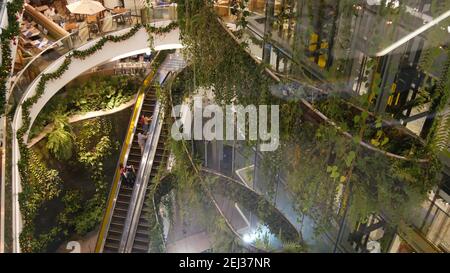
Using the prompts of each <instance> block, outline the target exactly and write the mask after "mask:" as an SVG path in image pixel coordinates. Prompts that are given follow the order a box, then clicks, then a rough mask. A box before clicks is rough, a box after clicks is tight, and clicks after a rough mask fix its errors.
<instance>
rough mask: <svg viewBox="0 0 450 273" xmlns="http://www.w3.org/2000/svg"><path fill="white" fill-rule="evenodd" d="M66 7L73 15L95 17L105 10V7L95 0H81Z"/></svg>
mask: <svg viewBox="0 0 450 273" xmlns="http://www.w3.org/2000/svg"><path fill="white" fill-rule="evenodd" d="M66 7H67V9H68V10H69V11H70V12H71V13H78V14H87V15H94V14H96V13H99V12H100V11H103V10H105V7H104V6H103V5H102V4H101V3H100V2H97V1H93V0H80V1H78V2H75V3H72V4H69V5H66Z"/></svg>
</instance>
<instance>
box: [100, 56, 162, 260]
mask: <svg viewBox="0 0 450 273" xmlns="http://www.w3.org/2000/svg"><path fill="white" fill-rule="evenodd" d="M158 54H159V51H158V53H157V55H156V56H155V57H154V58H153V61H154V60H156V59H157V56H158ZM153 61H152V63H153ZM154 77H155V71H151V72H150V74H149V75H148V76H147V77H146V78H145V80H144V83H143V85H142V86H141V88H140V90H139V92H138V94H137V99H136V103H135V106H134V109H133V114H132V116H131V119H130V123H129V126H128V130H127V135H126V138H125V141H124V142H123V144H122V149H121V152H120V157H119V161H118V162H117V167H116V172H115V174H114V178H113V183H112V185H111V190H110V194H109V196H108V201H107V206H106V211H105V213H104V216H103V220H102V223H101V226H100V231H99V234H98V237H97V243H96V246H95V252H97V253H99V252H103V247H104V245H105V241H106V237H107V233H108V230H109V225H110V223H111V218H112V214H113V212H114V209H115V206H116V201H117V197H118V194H119V189H120V186H121V181H120V180H121V179H120V167H119V166H120V164H124V165H125V164H126V162H127V161H128V155H129V153H130V150H131V146H132V144H133V138H134V134H135V132H136V128H137V122H138V120H139V114H140V112H141V109H142V105H143V103H144V98H145V92H146V90H147V89H148V87H149V86H150V83H151V82H152V80H153V78H154Z"/></svg>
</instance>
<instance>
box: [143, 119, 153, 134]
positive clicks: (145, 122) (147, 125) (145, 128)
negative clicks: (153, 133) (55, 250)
mask: <svg viewBox="0 0 450 273" xmlns="http://www.w3.org/2000/svg"><path fill="white" fill-rule="evenodd" d="M143 117H144V118H143V119H142V121H143V122H142V131H144V133H148V130H149V129H150V122H151V121H152V117H146V116H144V115H143Z"/></svg>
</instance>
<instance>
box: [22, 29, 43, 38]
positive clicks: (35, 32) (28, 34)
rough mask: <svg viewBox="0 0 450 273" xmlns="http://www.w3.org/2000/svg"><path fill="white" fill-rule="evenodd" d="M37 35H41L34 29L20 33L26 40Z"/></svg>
mask: <svg viewBox="0 0 450 273" xmlns="http://www.w3.org/2000/svg"><path fill="white" fill-rule="evenodd" d="M39 34H41V32H40V31H39V30H38V29H36V28H35V27H31V28H29V29H26V30H24V31H22V35H23V36H25V37H27V38H31V37H35V36H38V35H39Z"/></svg>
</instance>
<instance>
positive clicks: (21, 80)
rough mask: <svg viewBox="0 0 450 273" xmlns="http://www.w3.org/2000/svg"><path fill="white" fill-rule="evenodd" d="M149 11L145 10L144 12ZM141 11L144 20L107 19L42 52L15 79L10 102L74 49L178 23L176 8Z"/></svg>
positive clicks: (126, 16)
mask: <svg viewBox="0 0 450 273" xmlns="http://www.w3.org/2000/svg"><path fill="white" fill-rule="evenodd" d="M144 10H146V9H144ZM144 10H141V16H133V15H132V14H131V11H127V12H124V13H120V14H115V15H112V16H106V17H105V18H103V19H101V20H99V21H98V23H97V29H98V31H96V32H93V31H91V28H92V26H90V25H85V26H82V27H80V28H79V29H78V30H77V31H75V32H73V33H71V34H69V35H67V36H65V37H63V38H61V39H59V40H57V41H55V42H53V44H52V45H50V46H49V47H47V48H46V49H44V50H43V51H41V52H39V53H38V54H37V55H36V56H34V57H33V59H31V60H30V61H29V62H28V63H27V64H26V66H25V67H24V68H23V69H22V70H21V71H19V72H18V73H17V75H16V76H14V77H13V79H12V85H11V88H10V90H9V93H8V94H7V100H8V101H9V102H10V103H12V104H17V103H18V102H20V100H21V98H22V96H23V94H24V93H25V91H26V90H27V89H28V87H29V86H30V85H31V84H32V83H33V82H34V81H35V80H36V79H37V78H38V76H39V75H40V74H41V73H42V72H43V71H44V70H45V69H46V68H47V67H48V66H49V65H50V64H52V63H53V62H54V61H56V60H57V59H59V58H60V57H61V56H63V55H64V54H66V53H68V52H70V51H71V50H73V49H75V48H79V47H81V46H83V45H85V44H87V43H88V42H89V41H91V40H92V39H95V38H98V37H102V36H105V35H107V34H109V33H112V32H116V31H119V30H123V29H127V28H130V27H132V26H134V25H136V24H139V23H150V22H157V21H162V20H167V19H170V20H175V19H176V6H173V5H171V6H163V7H160V6H158V7H155V8H154V9H153V10H150V12H145V11H144Z"/></svg>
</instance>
